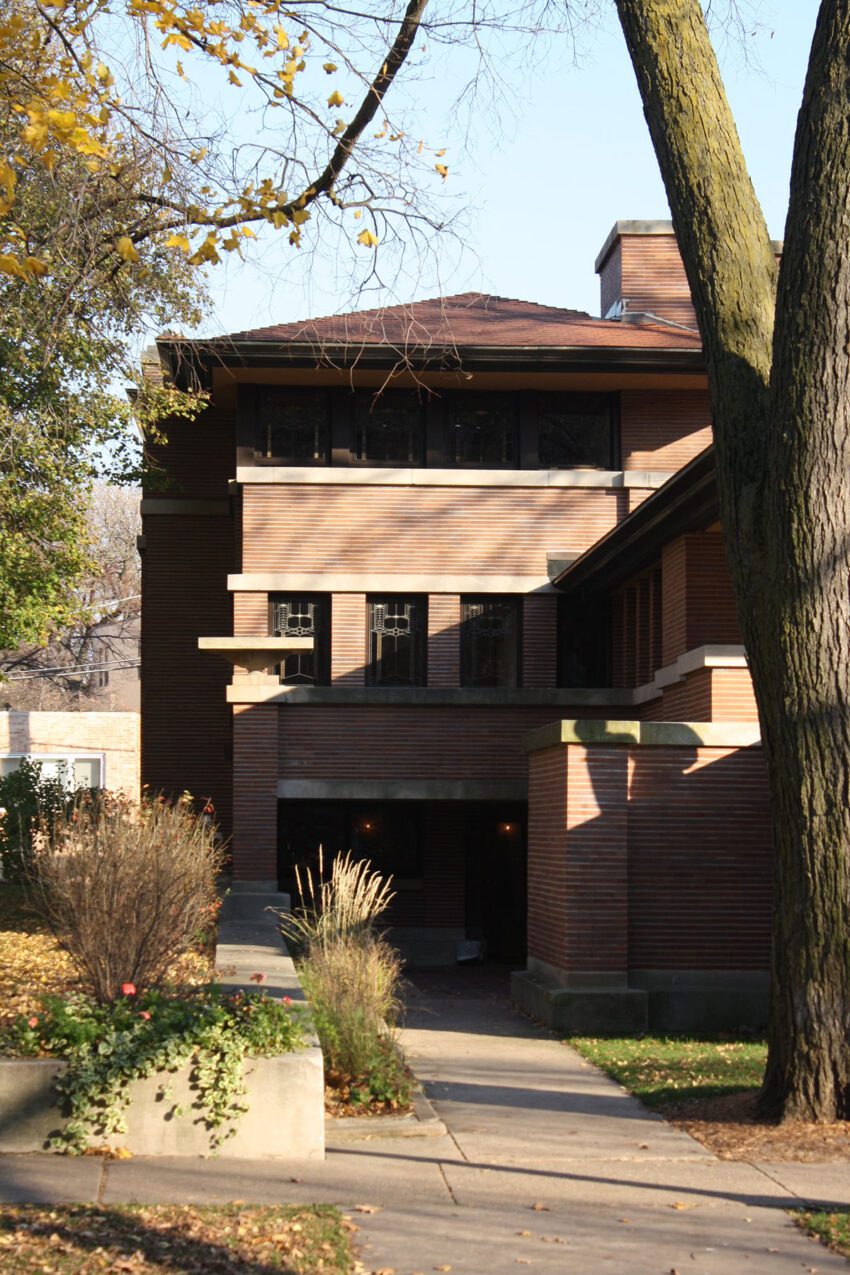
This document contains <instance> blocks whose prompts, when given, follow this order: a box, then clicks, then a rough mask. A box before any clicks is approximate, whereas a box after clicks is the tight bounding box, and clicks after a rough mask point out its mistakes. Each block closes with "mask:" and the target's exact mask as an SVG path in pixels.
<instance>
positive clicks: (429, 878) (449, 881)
mask: <svg viewBox="0 0 850 1275" xmlns="http://www.w3.org/2000/svg"><path fill="white" fill-rule="evenodd" d="M425 845H426V846H427V854H426V862H425V892H424V915H423V923H424V924H425V925H456V926H462V925H463V923H464V919H465V915H464V914H465V905H464V893H465V884H466V883H465V880H464V870H465V861H464V856H465V844H464V822H463V812H462V810H461V809H460V807H458V806H456V805H455V804H454V803H452V802H447V803H443V804H442V805H433V806H431V807H430V808H429V809H428V810H427V811H426V812H425Z"/></svg>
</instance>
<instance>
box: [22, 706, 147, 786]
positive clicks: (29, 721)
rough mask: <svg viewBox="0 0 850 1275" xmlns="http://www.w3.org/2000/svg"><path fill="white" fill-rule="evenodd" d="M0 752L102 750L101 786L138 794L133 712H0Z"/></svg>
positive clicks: (136, 731) (136, 720) (136, 718)
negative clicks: (102, 784) (102, 771)
mask: <svg viewBox="0 0 850 1275" xmlns="http://www.w3.org/2000/svg"><path fill="white" fill-rule="evenodd" d="M4 753H5V754H8V753H33V754H35V755H37V754H39V753H77V754H83V753H93V754H94V753H102V754H103V756H104V773H103V783H104V786H105V787H107V788H110V789H112V790H114V791H118V790H120V791H122V792H126V793H127V794H128V795H129V796H132V797H137V796H138V795H139V783H140V781H139V714H138V713H28V712H22V713H0V755H3V754H4Z"/></svg>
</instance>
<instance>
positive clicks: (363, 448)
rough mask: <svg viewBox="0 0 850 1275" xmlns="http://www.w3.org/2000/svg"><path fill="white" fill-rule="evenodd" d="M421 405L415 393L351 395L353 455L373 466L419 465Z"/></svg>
mask: <svg viewBox="0 0 850 1275" xmlns="http://www.w3.org/2000/svg"><path fill="white" fill-rule="evenodd" d="M424 421H425V413H424V405H423V403H422V402H421V401H420V399H419V395H418V394H417V393H416V392H415V390H387V391H386V392H385V393H383V394H375V393H373V392H372V390H357V391H356V392H355V395H354V454H355V456H356V458H357V460H360V461H367V462H370V463H372V464H377V465H381V464H393V463H394V464H397V465H419V464H421V462H422V450H423V449H422V440H423V434H424Z"/></svg>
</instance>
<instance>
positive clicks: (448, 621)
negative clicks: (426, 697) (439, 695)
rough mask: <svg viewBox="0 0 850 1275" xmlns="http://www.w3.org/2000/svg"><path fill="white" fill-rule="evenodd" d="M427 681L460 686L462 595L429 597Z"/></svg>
mask: <svg viewBox="0 0 850 1275" xmlns="http://www.w3.org/2000/svg"><path fill="white" fill-rule="evenodd" d="M428 685H429V686H442V687H449V686H460V597H459V595H458V594H456V593H432V594H431V595H430V596H429V598H428Z"/></svg>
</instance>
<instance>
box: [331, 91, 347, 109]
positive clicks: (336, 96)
mask: <svg viewBox="0 0 850 1275" xmlns="http://www.w3.org/2000/svg"><path fill="white" fill-rule="evenodd" d="M344 102H345V98H344V97H343V96H342V94H341V93H340V91H339V89H334V91H333V93H331V95H330V97H329V98H328V106H342V105H343V103H344Z"/></svg>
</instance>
